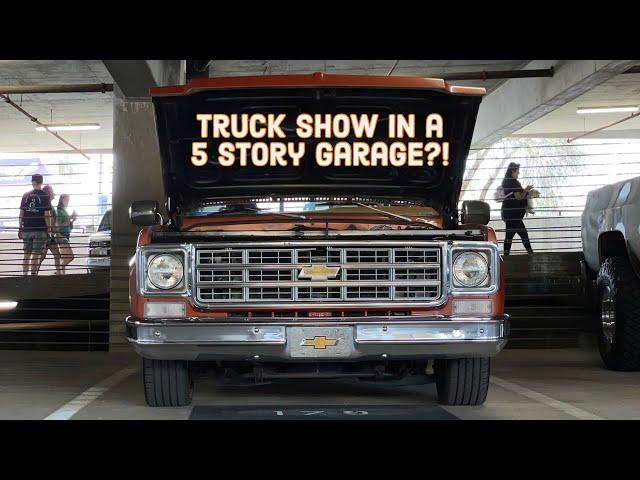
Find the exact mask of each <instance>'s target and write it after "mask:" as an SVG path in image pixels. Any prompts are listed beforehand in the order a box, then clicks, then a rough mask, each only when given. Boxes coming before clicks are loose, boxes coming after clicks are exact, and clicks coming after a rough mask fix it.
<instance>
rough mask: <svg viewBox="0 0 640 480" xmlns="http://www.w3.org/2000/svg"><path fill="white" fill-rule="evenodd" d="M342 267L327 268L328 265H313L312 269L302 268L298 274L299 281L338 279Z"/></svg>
mask: <svg viewBox="0 0 640 480" xmlns="http://www.w3.org/2000/svg"><path fill="white" fill-rule="evenodd" d="M339 271H340V267H327V266H326V265H313V266H311V267H302V268H301V269H300V273H299V274H298V279H303V280H329V279H330V278H336V275H338V272H339Z"/></svg>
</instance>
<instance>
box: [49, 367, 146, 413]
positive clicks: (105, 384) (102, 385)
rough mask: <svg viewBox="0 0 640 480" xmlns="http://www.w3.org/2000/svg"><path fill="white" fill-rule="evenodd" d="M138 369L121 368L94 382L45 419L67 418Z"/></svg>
mask: <svg viewBox="0 0 640 480" xmlns="http://www.w3.org/2000/svg"><path fill="white" fill-rule="evenodd" d="M138 370H139V367H127V368H123V369H122V370H120V371H118V372H116V373H114V374H113V375H111V376H110V377H107V378H105V379H104V380H102V381H101V382H98V383H96V384H95V385H94V386H93V387H91V388H88V389H87V390H85V391H84V392H82V393H81V394H80V395H78V396H77V397H75V398H74V399H72V400H71V401H69V402H67V403H65V404H64V405H63V406H62V407H60V408H59V409H57V410H56V411H55V412H53V413H51V414H50V415H49V416H47V417H46V418H45V420H69V419H70V418H71V417H73V416H74V415H75V414H76V413H78V412H79V411H80V410H82V409H83V408H84V407H86V406H87V405H89V404H90V403H91V402H93V401H94V400H95V399H96V398H98V397H100V395H102V394H103V393H104V392H106V391H107V390H109V389H110V388H112V387H114V386H115V385H117V384H118V383H120V382H122V381H123V380H124V379H125V378H127V377H130V376H131V375H133V374H134V373H135V372H136V371H138Z"/></svg>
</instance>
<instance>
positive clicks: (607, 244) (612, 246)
mask: <svg viewBox="0 0 640 480" xmlns="http://www.w3.org/2000/svg"><path fill="white" fill-rule="evenodd" d="M609 257H627V258H628V259H629V262H630V263H631V266H632V268H633V271H634V272H635V274H636V276H638V277H640V261H639V260H638V258H637V257H636V256H635V255H634V254H633V252H632V251H631V249H630V248H629V245H628V244H627V240H626V239H625V237H624V234H623V233H622V232H621V231H619V230H612V231H609V232H603V233H601V234H600V236H599V237H598V260H599V261H600V264H601V265H602V262H604V261H605V260H606V259H607V258H609Z"/></svg>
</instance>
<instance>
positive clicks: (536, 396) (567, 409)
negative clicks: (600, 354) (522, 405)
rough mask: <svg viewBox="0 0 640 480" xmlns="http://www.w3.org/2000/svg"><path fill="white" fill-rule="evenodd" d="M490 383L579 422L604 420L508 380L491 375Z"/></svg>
mask: <svg viewBox="0 0 640 480" xmlns="http://www.w3.org/2000/svg"><path fill="white" fill-rule="evenodd" d="M490 381H491V383H495V384H496V385H498V386H500V387H502V388H504V389H505V390H509V391H511V392H514V393H517V394H519V395H522V396H524V397H527V398H530V399H531V400H535V401H536V402H540V403H544V404H545V405H547V406H548V407H551V408H554V409H556V410H560V411H561V412H564V413H566V414H567V415H571V416H572V417H574V418H578V419H580V420H604V418H602V417H599V416H598V415H595V414H593V413H591V412H587V411H586V410H583V409H581V408H579V407H576V406H574V405H571V404H570V403H566V402H561V401H560V400H556V399H555V398H551V397H548V396H547V395H544V394H542V393H539V392H536V391H534V390H531V389H529V388H526V387H523V386H522V385H518V384H517V383H513V382H509V381H508V380H504V379H502V378H499V377H496V376H493V375H492V376H491V379H490Z"/></svg>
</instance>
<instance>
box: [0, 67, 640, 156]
mask: <svg viewBox="0 0 640 480" xmlns="http://www.w3.org/2000/svg"><path fill="white" fill-rule="evenodd" d="M526 63H527V61H523V60H400V61H398V60H214V61H213V62H212V63H211V65H210V70H209V74H210V75H211V76H234V75H275V74H286V73H288V74H295V73H312V72H317V71H322V72H326V73H341V74H360V75H388V74H389V73H390V72H391V71H392V70H393V71H392V73H391V74H392V75H415V76H425V77H436V78H437V77H439V76H441V75H444V74H450V73H456V72H469V71H483V70H512V69H519V68H522V67H523V66H524V65H525V64H526ZM540 80H543V79H540ZM111 82H113V79H112V78H111V76H110V75H109V73H108V71H107V69H106V68H105V66H104V64H103V62H102V61H100V60H0V84H2V85H20V84H24V85H30V84H43V83H48V84H73V83H111ZM504 82H505V80H489V81H481V80H476V81H456V82H452V83H454V84H458V85H471V86H482V87H485V88H487V90H488V91H489V92H490V93H491V92H492V91H494V90H495V89H496V88H497V87H498V86H500V85H502V84H504ZM513 82H520V80H513ZM11 98H12V99H13V100H14V101H16V102H17V103H22V106H23V108H25V110H27V111H28V112H29V113H31V114H32V115H34V116H36V117H38V118H39V119H40V120H41V121H43V122H44V123H51V122H53V123H66V122H69V123H75V122H97V123H100V125H101V128H100V130H96V131H85V132H62V133H61V135H62V136H63V137H64V138H66V139H67V140H69V141H70V142H72V143H73V144H75V145H76V146H78V147H80V148H82V149H86V150H105V149H106V150H110V149H111V148H112V145H113V125H112V124H113V95H112V94H111V93H106V94H102V93H73V94H71V93H68V94H37V95H36V94H34V95H22V96H20V95H12V96H11ZM634 103H638V104H640V74H624V75H617V76H616V77H614V78H613V79H611V80H608V81H606V82H605V83H602V84H600V85H598V86H596V87H595V88H593V89H592V90H590V91H589V92H587V93H585V94H583V95H582V96H581V97H579V98H577V99H576V100H573V101H571V102H569V103H568V104H566V105H564V106H562V107H560V108H558V109H557V110H554V111H553V112H551V113H549V114H547V115H545V116H544V117H542V118H540V119H538V120H536V121H534V122H533V123H531V124H529V125H527V126H526V127H524V128H522V129H520V130H518V131H517V132H516V135H526V136H541V135H543V136H554V135H557V136H561V137H565V136H572V135H574V134H579V133H581V132H584V131H586V130H589V129H592V128H595V127H598V126H601V125H603V124H606V123H609V122H611V121H615V120H617V119H619V118H622V117H623V116H624V114H616V115H609V114H599V115H578V114H576V113H575V109H576V107H577V106H594V105H619V104H624V105H629V104H634ZM605 132H606V133H603V134H602V135H612V134H614V135H618V136H633V137H634V138H640V119H635V120H631V121H629V122H625V123H622V124H620V125H618V126H616V127H613V128H612V129H610V130H607V131H605ZM67 150H68V147H67V146H66V145H64V144H63V143H61V142H60V141H59V140H57V139H56V138H55V137H53V136H52V135H50V134H47V133H40V132H36V131H35V128H34V124H33V123H32V122H30V121H29V120H28V119H27V118H26V117H24V116H23V115H22V114H20V113H19V112H17V111H16V110H14V109H13V108H11V107H10V106H9V105H6V104H4V103H2V102H0V151H2V152H36V151H40V152H43V151H49V152H53V151H67Z"/></svg>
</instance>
